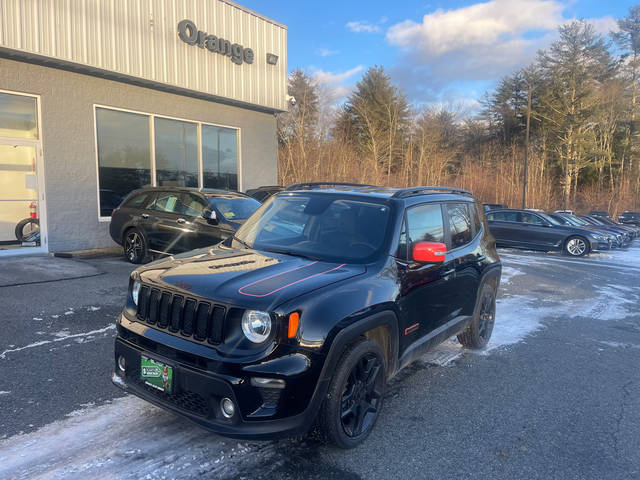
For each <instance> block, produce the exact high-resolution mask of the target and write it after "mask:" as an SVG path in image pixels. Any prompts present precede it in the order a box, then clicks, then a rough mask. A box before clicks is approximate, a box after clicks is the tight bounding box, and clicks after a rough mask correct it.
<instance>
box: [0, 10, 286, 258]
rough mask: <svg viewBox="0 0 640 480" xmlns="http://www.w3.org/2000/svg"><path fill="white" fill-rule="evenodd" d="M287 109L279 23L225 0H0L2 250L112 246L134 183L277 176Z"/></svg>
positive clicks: (245, 184) (210, 182)
mask: <svg viewBox="0 0 640 480" xmlns="http://www.w3.org/2000/svg"><path fill="white" fill-rule="evenodd" d="M286 108H287V29H286V27H285V26H283V25H281V24H279V23H277V22H275V21H273V20H270V19H268V18H266V17H264V16H262V15H260V14H258V13H256V12H253V11H251V10H248V9H246V8H244V7H242V6H240V5H237V4H236V3H234V2H231V1H228V0H136V1H129V0H110V1H103V0H71V1H65V2H54V1H51V2H49V1H47V2H37V1H33V0H0V256H3V255H10V254H15V253H26V252H36V253H42V252H61V251H70V250H82V249H93V248H103V247H110V246H114V245H115V244H114V243H113V241H112V240H111V238H110V237H109V234H108V227H109V220H110V214H111V210H113V209H114V208H115V207H116V206H117V205H118V203H119V201H120V200H121V199H122V198H123V196H125V195H126V194H127V193H129V192H130V191H131V190H134V189H136V188H140V187H143V186H148V185H153V186H172V185H173V186H188V187H198V188H224V189H231V190H240V191H246V190H247V189H249V188H253V187H256V186H259V185H265V184H266V185H269V184H275V183H277V137H276V118H275V114H277V113H278V112H282V111H284V110H286ZM28 219H32V220H28ZM35 220H37V222H38V223H39V227H40V235H39V238H38V236H37V235H33V234H29V232H30V230H29V229H30V228H33V227H34V226H35ZM17 226H20V228H22V226H24V228H25V230H24V231H23V232H22V233H24V235H21V236H23V238H22V241H18V240H17V237H16V233H17V232H16V227H17Z"/></svg>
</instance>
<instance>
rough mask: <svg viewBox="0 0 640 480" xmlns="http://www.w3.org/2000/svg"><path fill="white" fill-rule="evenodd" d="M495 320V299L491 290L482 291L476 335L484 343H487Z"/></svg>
mask: <svg viewBox="0 0 640 480" xmlns="http://www.w3.org/2000/svg"><path fill="white" fill-rule="evenodd" d="M495 322H496V299H495V295H494V294H493V293H492V292H484V293H483V296H482V300H481V304H480V318H479V321H478V337H480V340H481V341H482V342H483V343H484V344H485V345H486V344H487V343H489V339H490V338H491V333H492V332H493V326H494V324H495Z"/></svg>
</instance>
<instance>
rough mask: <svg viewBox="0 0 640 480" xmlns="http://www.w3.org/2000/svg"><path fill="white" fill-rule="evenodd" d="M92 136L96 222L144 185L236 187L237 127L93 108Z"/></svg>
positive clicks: (237, 182) (109, 213) (0, 124)
mask: <svg viewBox="0 0 640 480" xmlns="http://www.w3.org/2000/svg"><path fill="white" fill-rule="evenodd" d="M1 102H2V98H1V97H0V106H1V105H2V103H1ZM34 121H35V120H34ZM151 125H152V126H153V132H154V133H153V137H154V138H153V139H152V138H151V131H152V129H151ZM0 128H2V123H1V119H0ZM1 132H2V131H1V130H0V136H1ZM96 136H97V147H98V150H97V155H98V188H99V192H100V193H99V202H100V217H109V216H111V212H112V210H113V209H115V208H116V207H117V206H118V205H119V204H120V202H121V200H122V199H123V198H124V197H125V196H126V195H128V194H129V192H131V191H132V190H135V189H137V188H141V187H144V186H148V185H154V186H156V185H158V186H181V187H196V188H197V187H200V188H222V189H227V190H238V188H239V181H238V157H239V155H238V130H237V129H235V128H225V127H220V126H216V125H209V124H205V123H201V122H190V121H187V120H178V119H171V118H165V117H161V116H157V115H152V114H146V113H138V112H125V111H122V110H115V109H111V108H106V107H98V106H96ZM198 138H200V139H201V142H200V143H198ZM152 142H153V143H152ZM151 145H153V147H154V148H153V150H154V151H155V155H154V154H152V149H151ZM200 166H202V172H201V171H200ZM152 172H155V176H154V175H153V173H152Z"/></svg>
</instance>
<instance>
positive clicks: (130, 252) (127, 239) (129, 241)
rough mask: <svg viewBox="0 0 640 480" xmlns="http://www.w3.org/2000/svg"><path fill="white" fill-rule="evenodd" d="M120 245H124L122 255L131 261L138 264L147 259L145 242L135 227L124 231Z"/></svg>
mask: <svg viewBox="0 0 640 480" xmlns="http://www.w3.org/2000/svg"><path fill="white" fill-rule="evenodd" d="M122 245H123V247H124V256H125V257H126V258H127V260H129V261H130V262H131V263H134V264H138V263H143V262H146V261H147V260H148V258H149V251H148V249H147V242H146V241H145V239H144V237H143V236H142V233H141V232H140V230H138V229H137V228H131V229H129V230H127V231H126V232H125V234H124V241H123V242H122Z"/></svg>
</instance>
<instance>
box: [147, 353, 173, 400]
mask: <svg viewBox="0 0 640 480" xmlns="http://www.w3.org/2000/svg"><path fill="white" fill-rule="evenodd" d="M140 379H141V380H142V381H143V382H144V383H145V385H149V386H150V387H153V388H155V389H157V390H160V391H161V392H167V393H171V390H172V388H173V368H171V367H170V366H169V365H166V364H164V363H162V362H158V361H156V360H153V359H151V358H149V357H145V356H144V355H141V356H140Z"/></svg>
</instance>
